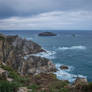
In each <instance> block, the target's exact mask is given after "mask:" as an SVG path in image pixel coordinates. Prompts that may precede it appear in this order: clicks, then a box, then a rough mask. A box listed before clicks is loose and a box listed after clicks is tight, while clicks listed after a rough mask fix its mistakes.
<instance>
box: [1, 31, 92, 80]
mask: <svg viewBox="0 0 92 92" xmlns="http://www.w3.org/2000/svg"><path fill="white" fill-rule="evenodd" d="M40 32H43V31H40V30H38V31H37V30H34V31H32V30H31V31H22V30H21V31H18V30H17V31H16V30H15V31H14V30H13V31H8V30H7V31H0V33H4V34H8V35H15V34H18V35H20V36H21V37H23V38H27V39H28V40H29V39H31V40H33V41H35V42H37V43H38V44H40V45H41V46H42V47H43V48H44V49H46V50H48V55H46V54H43V56H44V57H47V58H49V59H51V60H52V61H53V62H54V63H55V64H56V65H57V67H59V66H60V65H61V64H64V65H68V66H69V70H66V71H65V70H62V71H59V72H57V75H58V77H59V78H61V79H69V80H70V81H71V80H73V78H74V77H75V76H76V75H78V76H80V77H87V79H88V81H92V77H91V76H92V31H77V30H76V31H60V30H59V31H52V32H54V33H56V34H57V36H55V37H39V36H38V33H40Z"/></svg>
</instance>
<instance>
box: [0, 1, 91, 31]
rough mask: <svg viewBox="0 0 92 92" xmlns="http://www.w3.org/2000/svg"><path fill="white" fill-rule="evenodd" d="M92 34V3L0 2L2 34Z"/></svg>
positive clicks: (0, 28)
mask: <svg viewBox="0 0 92 92" xmlns="http://www.w3.org/2000/svg"><path fill="white" fill-rule="evenodd" d="M44 29H45V30H92V0H0V30H44Z"/></svg>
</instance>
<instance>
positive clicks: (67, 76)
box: [54, 64, 87, 83]
mask: <svg viewBox="0 0 92 92" xmlns="http://www.w3.org/2000/svg"><path fill="white" fill-rule="evenodd" d="M60 66H61V64H56V68H57V69H58V71H57V72H55V73H54V74H56V76H57V78H58V79H60V80H68V81H69V82H71V83H72V82H74V81H75V80H76V78H77V77H80V78H87V77H86V76H83V75H80V74H78V75H75V74H71V73H69V72H70V71H72V70H73V69H74V67H72V66H68V67H69V69H68V70H61V69H60Z"/></svg>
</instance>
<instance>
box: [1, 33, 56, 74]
mask: <svg viewBox="0 0 92 92" xmlns="http://www.w3.org/2000/svg"><path fill="white" fill-rule="evenodd" d="M43 51H44V50H43V49H42V48H41V46H40V45H38V44H37V43H35V42H33V41H31V40H30V41H28V40H26V39H22V38H20V37H19V36H17V35H16V36H6V35H2V34H0V63H5V64H7V65H9V66H11V67H12V68H13V69H15V70H16V71H17V72H19V73H20V74H21V75H28V74H37V73H46V72H47V73H49V72H53V71H56V68H55V65H54V64H53V63H52V62H51V61H50V60H48V59H46V58H42V57H37V56H30V57H28V58H27V59H24V57H25V56H26V55H29V54H36V53H39V52H43Z"/></svg>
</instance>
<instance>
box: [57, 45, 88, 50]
mask: <svg viewBox="0 0 92 92" xmlns="http://www.w3.org/2000/svg"><path fill="white" fill-rule="evenodd" d="M85 49H86V46H81V45H80V46H71V47H59V48H58V50H85Z"/></svg>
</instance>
